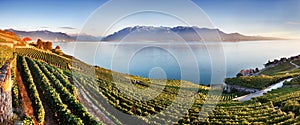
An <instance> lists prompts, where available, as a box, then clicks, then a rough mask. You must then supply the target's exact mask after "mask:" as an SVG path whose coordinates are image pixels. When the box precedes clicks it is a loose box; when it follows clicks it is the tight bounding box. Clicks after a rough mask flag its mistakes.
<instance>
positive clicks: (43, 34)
mask: <svg viewBox="0 0 300 125" xmlns="http://www.w3.org/2000/svg"><path fill="white" fill-rule="evenodd" d="M5 31H10V32H14V33H15V34H17V35H18V36H19V37H20V38H24V37H30V38H31V39H32V40H33V41H36V40H37V39H43V40H45V41H52V42H69V41H75V38H74V37H71V36H69V35H68V34H66V33H62V32H51V31H48V30H40V31H20V30H14V29H7V30H5Z"/></svg>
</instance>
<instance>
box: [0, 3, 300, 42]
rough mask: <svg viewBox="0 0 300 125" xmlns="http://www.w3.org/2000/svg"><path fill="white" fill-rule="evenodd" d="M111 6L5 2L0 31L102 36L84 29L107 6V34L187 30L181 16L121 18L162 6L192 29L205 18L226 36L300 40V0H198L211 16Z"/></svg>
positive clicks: (178, 8) (180, 9)
mask: <svg viewBox="0 0 300 125" xmlns="http://www.w3.org/2000/svg"><path fill="white" fill-rule="evenodd" d="M113 1H115V0H113ZM117 1H118V0H117ZM120 1H121V0H120ZM140 1H143V0H140ZM164 1H167V0H164ZM107 2H108V3H109V2H111V1H107V0H42V1H41V0H26V1H25V0H1V1H0V15H1V16H0V22H1V23H0V29H8V28H13V29H17V30H25V31H32V30H50V31H57V32H66V33H68V34H77V33H87V34H92V35H99V34H97V33H98V31H97V32H96V31H93V30H90V31H87V32H83V31H82V28H83V27H85V26H86V24H87V22H89V20H92V19H95V18H93V17H94V16H95V15H96V14H98V13H101V11H102V10H104V9H105V7H103V6H113V7H111V8H109V7H106V9H107V8H108V9H107V11H102V12H103V13H104V12H106V13H105V14H104V15H102V16H101V17H98V18H97V19H96V21H94V23H100V24H103V25H107V24H113V25H111V26H110V29H109V30H107V29H104V28H103V27H106V26H101V25H100V27H97V30H101V31H103V32H105V34H106V35H107V34H110V33H113V32H115V31H117V30H120V29H122V28H125V27H128V26H135V25H153V26H169V27H173V26H177V25H186V23H185V22H184V21H182V20H180V17H178V18H176V16H172V15H171V16H170V15H167V14H163V13H159V12H142V13H135V14H132V15H129V16H126V17H118V16H119V15H118V14H120V13H122V12H127V11H126V10H130V9H132V8H133V6H139V7H140V8H143V7H144V8H148V10H149V8H150V10H151V5H157V6H159V7H160V8H163V9H169V10H174V11H172V12H174V13H178V15H186V17H187V18H188V17H190V18H189V19H188V21H189V22H191V23H189V24H190V25H194V26H198V27H205V25H201V23H203V22H201V20H199V19H201V18H202V17H203V18H208V19H209V21H210V23H211V24H212V26H213V27H214V28H219V29H220V30H222V31H224V32H226V33H234V32H238V33H242V34H245V35H261V36H270V37H282V38H291V39H300V0H192V2H193V3H194V4H195V5H196V6H197V7H198V8H200V9H201V10H202V12H203V13H204V15H206V16H207V17H204V16H203V15H201V16H199V14H198V13H197V12H194V11H193V10H190V8H191V7H190V6H188V5H186V4H180V2H174V0H170V1H168V2H169V3H168V2H164V3H162V2H159V0H153V1H151V2H152V3H151V2H150V1H149V0H144V2H127V3H124V0H123V4H121V5H115V4H111V5H110V4H108V3H107ZM114 5H115V6H114ZM159 7H158V9H159ZM156 9H157V8H156ZM195 11H199V10H195ZM128 12H129V11H128ZM178 15H177V16H178ZM114 16H115V18H113V17H114ZM196 17H198V18H196ZM118 18H120V20H119V21H116V22H111V21H112V19H118ZM107 27H109V26H107ZM104 30H106V31H104ZM101 35H103V34H101Z"/></svg>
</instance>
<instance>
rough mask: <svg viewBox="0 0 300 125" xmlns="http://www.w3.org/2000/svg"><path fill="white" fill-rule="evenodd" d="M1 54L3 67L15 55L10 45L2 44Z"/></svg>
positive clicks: (0, 47)
mask: <svg viewBox="0 0 300 125" xmlns="http://www.w3.org/2000/svg"><path fill="white" fill-rule="evenodd" d="M0 55H1V56H0V67H2V66H3V65H4V63H5V62H6V61H8V60H9V59H11V58H12V57H13V49H12V48H11V47H8V46H4V45H0Z"/></svg>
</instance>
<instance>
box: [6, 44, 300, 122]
mask: <svg viewBox="0 0 300 125" xmlns="http://www.w3.org/2000/svg"><path fill="white" fill-rule="evenodd" d="M10 51H12V50H10ZM14 52H15V54H16V57H17V58H14V60H15V61H16V64H15V65H14V66H13V67H16V68H12V74H13V75H12V78H11V79H12V82H13V84H14V86H13V89H12V97H13V98H12V101H13V108H14V110H13V111H14V113H15V114H16V115H17V118H16V119H14V120H15V121H21V122H23V123H24V124H62V125H65V124H68V125H71V124H72V125H83V124H88V125H89V124H91V125H99V124H108V125H115V124H117V125H122V124H155V125H159V124H299V123H300V122H299V121H300V112H299V111H300V109H299V101H300V99H299V96H300V86H299V85H300V80H299V74H300V70H299V68H298V67H294V68H292V69H291V68H280V67H281V65H286V64H284V63H278V65H275V66H274V68H268V69H266V70H263V71H265V72H261V73H262V75H259V76H247V77H246V76H245V77H244V76H243V77H238V78H232V80H231V82H232V84H240V85H245V84H247V85H248V86H249V87H257V86H256V85H260V86H261V87H264V86H263V85H271V84H273V83H274V81H277V80H278V79H282V78H286V77H289V78H293V80H292V81H290V82H287V83H285V85H287V86H285V87H283V88H279V89H276V90H273V91H271V92H269V93H267V94H265V95H263V96H261V97H257V98H254V99H252V100H249V101H246V102H240V101H236V100H233V99H234V98H235V97H237V96H242V95H244V94H245V93H242V92H236V91H233V92H230V93H228V92H223V93H220V94H217V93H214V90H216V88H215V87H207V86H203V85H198V84H194V83H191V82H187V81H182V80H157V79H156V80H154V79H149V78H142V77H139V76H133V75H128V74H123V73H118V72H114V71H111V70H109V69H104V68H101V67H99V66H92V65H89V64H86V63H84V62H82V61H80V60H78V59H76V58H74V57H72V56H69V55H65V54H60V55H58V54H56V53H53V52H52V51H49V50H43V49H38V48H35V47H30V48H24V47H22V48H15V50H14ZM1 56H2V55H1ZM3 56H4V55H3ZM293 59H294V60H290V61H292V63H291V64H295V65H296V64H300V61H299V60H298V59H297V58H293ZM12 65H13V64H12ZM277 66H278V67H277ZM275 67H276V68H275ZM14 69H15V70H14ZM267 70H272V71H267ZM263 74H264V75H263ZM269 75H270V76H269ZM288 85H293V86H288ZM260 86H259V87H260ZM211 92H213V93H211ZM208 99H209V100H210V101H207V100H208ZM203 108H205V110H204V109H203ZM12 122H14V121H12Z"/></svg>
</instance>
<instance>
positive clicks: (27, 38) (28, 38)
mask: <svg viewBox="0 0 300 125" xmlns="http://www.w3.org/2000/svg"><path fill="white" fill-rule="evenodd" d="M31 40H32V39H31V38H30V37H25V38H23V41H25V42H27V41H31Z"/></svg>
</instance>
